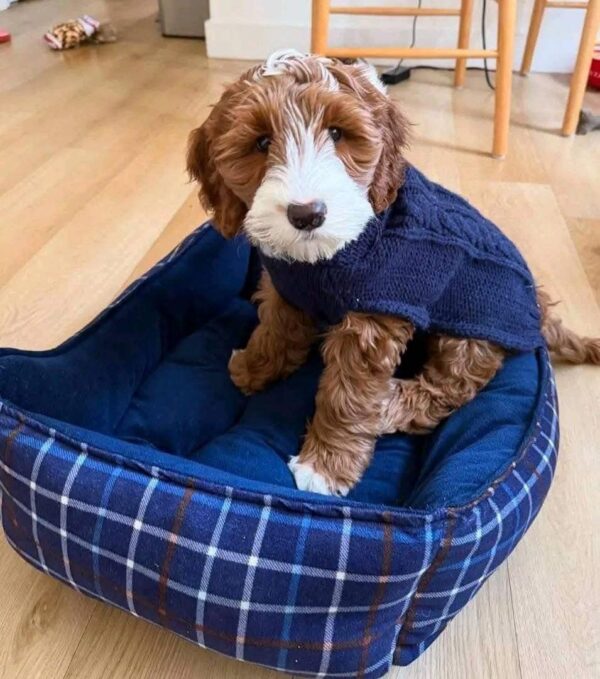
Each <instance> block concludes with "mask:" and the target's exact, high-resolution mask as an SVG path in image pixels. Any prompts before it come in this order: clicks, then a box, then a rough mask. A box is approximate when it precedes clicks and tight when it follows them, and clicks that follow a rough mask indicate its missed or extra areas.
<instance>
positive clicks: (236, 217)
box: [187, 109, 247, 238]
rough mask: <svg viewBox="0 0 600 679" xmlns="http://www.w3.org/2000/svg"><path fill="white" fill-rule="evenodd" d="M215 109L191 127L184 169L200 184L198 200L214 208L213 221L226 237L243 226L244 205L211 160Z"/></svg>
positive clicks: (212, 158)
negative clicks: (196, 126)
mask: <svg viewBox="0 0 600 679" xmlns="http://www.w3.org/2000/svg"><path fill="white" fill-rule="evenodd" d="M215 118H216V109H215V110H213V112H212V113H211V115H210V116H209V117H208V118H207V119H206V121H205V122H204V123H203V124H202V125H201V126H200V127H198V128H196V129H195V130H192V132H191V133H190V137H189V142H188V152H187V171H188V173H189V175H190V177H191V178H192V179H194V180H196V181H197V182H199V184H200V192H199V194H198V195H199V197H200V202H201V203H202V206H203V207H204V209H205V210H209V211H212V212H213V224H214V226H215V228H216V229H217V230H218V231H219V233H221V234H222V235H223V236H225V238H233V236H235V235H236V234H237V233H238V231H239V230H240V229H241V227H242V223H243V221H244V217H245V216H246V212H247V207H246V206H245V205H244V203H243V202H242V201H241V200H240V199H239V198H238V197H237V196H236V195H235V194H234V193H233V191H231V190H230V189H228V188H227V186H226V185H225V182H224V181H223V177H222V176H221V174H220V173H219V171H218V169H217V166H216V164H215V160H214V149H213V144H214V141H215V139H216V136H217V132H216V130H217V121H216V120H215Z"/></svg>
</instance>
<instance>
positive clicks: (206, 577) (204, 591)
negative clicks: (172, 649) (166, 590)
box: [171, 487, 238, 646]
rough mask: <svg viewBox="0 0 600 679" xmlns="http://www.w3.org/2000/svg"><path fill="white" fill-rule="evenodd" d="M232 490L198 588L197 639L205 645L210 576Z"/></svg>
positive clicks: (220, 516)
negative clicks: (205, 614)
mask: <svg viewBox="0 0 600 679" xmlns="http://www.w3.org/2000/svg"><path fill="white" fill-rule="evenodd" d="M231 492H232V489H231V488H230V487H227V488H226V490H225V493H226V497H225V500H224V502H223V507H221V511H220V512H219V518H218V519H217V523H216V524H215V528H214V530H213V534H212V537H211V540H210V545H209V547H208V550H207V553H206V561H205V562H204V570H203V571H202V579H201V580H200V589H199V590H198V594H197V597H198V603H197V604H196V639H197V640H198V643H199V644H200V645H201V646H203V645H204V631H203V626H204V608H205V605H206V604H205V602H206V599H207V596H208V586H209V584H210V576H211V574H212V569H213V564H214V562H215V557H216V555H217V552H218V546H219V540H220V539H221V533H222V532H223V526H224V525H225V520H226V519H227V514H228V512H229V508H230V507H231ZM171 586H172V585H171ZM237 603H238V602H237V601H236V604H237Z"/></svg>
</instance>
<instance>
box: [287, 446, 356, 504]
mask: <svg viewBox="0 0 600 679" xmlns="http://www.w3.org/2000/svg"><path fill="white" fill-rule="evenodd" d="M288 467H289V469H290V471H291V472H292V474H293V476H294V480H295V481H296V487H297V488H298V490H307V491H308V492H309V493H319V495H342V496H346V495H348V493H349V492H350V488H349V487H348V486H345V485H343V484H336V483H335V482H333V481H331V480H330V479H327V478H326V477H325V476H323V474H319V472H317V471H315V468H314V467H313V466H312V464H310V462H299V461H298V456H295V457H292V458H290V461H289V463H288Z"/></svg>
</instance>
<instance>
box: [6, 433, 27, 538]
mask: <svg viewBox="0 0 600 679" xmlns="http://www.w3.org/2000/svg"><path fill="white" fill-rule="evenodd" d="M24 428H25V422H23V420H21V422H19V424H18V425H17V426H16V427H15V428H14V429H13V430H12V431H11V432H10V434H9V435H8V436H7V438H6V445H5V446H4V456H3V457H4V464H5V465H6V466H7V467H10V466H11V464H10V457H11V453H12V449H13V446H14V443H15V440H16V438H17V436H18V435H19V434H20V433H21V432H22V431H23V429H24ZM9 479H10V483H12V481H13V479H12V477H11V476H10V474H6V473H5V479H4V486H5V487H6V489H7V490H8V489H10V486H9ZM4 508H5V510H6V513H7V514H8V515H9V517H10V521H11V523H12V525H13V526H14V527H15V528H19V522H18V521H17V516H16V514H15V512H14V510H13V508H12V506H11V505H10V504H6V503H5V504H4Z"/></svg>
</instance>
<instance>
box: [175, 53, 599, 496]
mask: <svg viewBox="0 0 600 679" xmlns="http://www.w3.org/2000/svg"><path fill="white" fill-rule="evenodd" d="M298 69H299V72H298V73H296V74H295V76H294V77H295V79H296V82H302V83H305V84H306V87H305V88H304V90H303V92H302V97H301V99H300V104H299V106H303V107H304V109H303V110H304V114H305V115H306V117H307V118H308V117H310V116H311V115H316V112H317V111H318V110H319V106H320V105H321V104H322V103H323V101H324V100H326V99H327V98H328V97H329V104H328V108H327V115H328V116H330V118H329V119H327V120H324V123H323V124H324V125H332V124H342V123H340V120H341V118H342V117H343V118H344V120H343V126H344V128H345V129H350V130H351V134H349V135H348V137H349V138H350V139H351V142H350V143H344V144H342V145H340V147H339V149H338V153H339V154H340V157H341V158H342V160H343V161H344V163H345V165H346V169H347V172H348V173H349V174H351V175H352V176H353V177H354V178H355V180H356V181H358V182H359V183H362V184H363V185H364V186H365V187H366V188H367V187H368V189H369V198H370V201H371V203H372V205H373V207H374V210H375V212H380V211H381V210H383V209H385V207H387V206H388V205H389V204H390V203H391V201H392V200H393V199H394V197H395V195H396V193H397V190H398V188H399V186H400V185H401V183H402V179H403V173H404V166H405V163H404V160H403V157H402V150H403V147H404V146H405V143H406V131H407V123H406V121H405V119H404V118H403V117H402V116H401V114H400V113H399V112H398V111H397V109H396V108H395V107H394V105H393V103H392V102H391V101H390V100H389V99H387V97H385V96H383V95H382V94H381V93H380V92H378V91H376V89H375V88H374V87H373V86H372V84H369V83H368V81H367V79H365V78H364V77H363V76H362V75H361V73H360V70H358V69H357V67H355V66H352V65H346V64H341V63H339V62H335V63H334V64H333V65H332V66H331V67H330V68H329V70H330V71H331V72H332V73H333V74H334V76H335V77H336V79H337V81H338V82H339V83H340V85H341V93H336V94H335V95H332V93H331V92H326V91H324V90H323V89H322V88H319V87H318V85H316V84H312V82H311V78H313V77H316V76H315V74H314V73H312V71H311V69H312V65H311V62H305V63H303V64H301V65H300V64H299V65H298ZM255 71H256V69H251V70H250V71H249V72H247V73H245V74H244V75H243V76H242V77H241V78H240V80H239V81H238V82H237V83H234V84H233V85H232V86H231V87H230V88H229V89H228V90H227V91H226V92H225V93H224V95H223V97H222V99H221V101H220V102H219V103H218V104H217V106H216V107H215V108H214V109H213V111H212V113H211V114H210V116H209V118H208V119H207V121H206V122H205V123H204V124H203V125H202V126H201V127H200V128H198V129H196V130H194V131H193V132H192V134H191V136H190V146H189V152H188V170H189V172H190V174H191V176H192V177H193V178H195V179H196V180H198V181H199V182H200V183H201V190H200V198H201V200H202V202H203V204H204V206H205V207H206V208H207V209H212V210H213V211H214V223H215V226H216V227H217V228H218V229H219V230H220V231H221V232H222V233H223V234H224V235H225V236H228V237H230V236H233V235H235V234H236V233H237V232H238V231H239V230H240V228H241V226H242V223H243V220H244V217H245V215H246V213H247V210H248V206H249V205H250V204H251V202H252V198H253V195H254V192H255V191H256V189H257V188H258V186H259V185H260V183H261V181H262V178H263V177H264V174H265V171H266V163H267V162H268V161H267V160H266V158H265V156H264V155H261V154H257V153H252V152H251V151H249V150H248V149H249V148H251V146H252V144H253V143H254V141H255V139H256V138H257V136H259V135H260V134H261V133H263V132H264V129H265V126H267V125H268V126H271V127H273V126H276V125H280V126H285V121H284V120H278V116H281V112H280V107H279V106H278V98H279V97H283V96H284V94H285V90H286V88H287V87H288V86H289V83H290V81H289V79H287V76H286V77H281V78H277V79H269V82H267V83H261V82H257V81H255V80H254V79H253V74H254V73H255ZM333 96H335V97H339V98H340V102H342V104H340V105H337V102H335V101H333V100H332V99H331V98H332V97H333ZM367 110H368V111H367ZM367 112H370V113H371V114H372V115H371V116H369V115H367ZM323 115H325V114H323ZM331 116H334V119H331ZM249 145H250V146H249ZM283 153H284V150H283V149H281V148H278V147H277V145H276V144H274V147H273V149H272V153H270V155H272V157H273V158H275V159H278V160H279V161H281V155H282V154H283ZM538 299H539V304H540V310H541V317H542V332H543V335H544V337H545V339H546V341H547V343H548V346H549V348H550V350H551V351H552V352H553V354H554V355H555V356H557V357H558V358H562V359H564V360H566V361H570V362H572V363H583V362H591V363H597V364H600V340H598V339H589V338H582V337H579V336H578V335H577V334H575V333H574V332H572V331H571V330H568V329H567V328H565V327H564V326H563V325H562V323H561V321H560V319H558V318H556V317H554V316H552V315H551V314H550V307H551V302H550V299H549V297H548V296H547V295H546V293H545V292H543V291H538ZM256 300H257V301H258V302H259V303H260V307H259V319H260V323H259V325H258V326H257V327H256V329H255V330H254V332H253V334H252V336H251V338H250V341H249V342H248V346H247V347H246V349H244V350H243V351H240V352H236V353H235V354H234V355H233V356H232V358H231V360H230V363H229V369H230V372H231V377H232V379H233V381H234V382H235V384H236V385H237V386H238V387H239V388H240V389H242V390H243V391H245V392H246V393H250V392H253V391H258V390H260V389H262V388H264V387H265V386H266V385H267V384H268V383H269V382H272V381H274V380H277V379H279V378H282V377H285V376H286V375H289V374H290V373H291V372H293V371H294V370H296V369H297V368H298V367H299V366H300V365H301V364H302V363H303V362H304V361H305V359H306V357H307V354H308V352H309V349H310V346H311V345H312V344H313V342H314V341H315V340H316V339H317V332H316V329H315V327H314V325H313V323H312V322H311V320H310V318H308V316H307V315H306V314H304V313H303V312H302V311H299V310H297V309H295V308H294V307H291V306H290V305H289V304H287V303H286V302H285V301H284V300H283V299H282V298H281V297H280V296H279V294H278V293H277V292H276V290H275V289H274V287H273V285H272V284H271V282H270V279H269V278H268V276H267V275H266V274H264V275H263V278H262V281H261V284H260V287H259V290H258V292H257V294H256ZM413 333H414V327H413V325H412V324H411V323H410V322H408V321H406V320H403V319H401V318H393V317H387V316H383V315H376V314H373V315H371V314H358V313H349V314H348V315H347V316H346V317H345V318H344V319H343V321H342V322H341V323H339V324H338V325H336V326H334V327H332V328H330V329H329V330H328V331H327V333H326V335H325V338H324V341H323V347H322V353H323V359H324V363H325V368H324V371H323V374H322V376H321V381H320V384H319V389H318V392H317V396H316V412H315V416H314V418H313V421H312V422H311V424H310V425H309V428H308V431H307V434H306V438H305V441H304V444H303V446H302V450H301V452H300V455H299V458H298V460H299V462H301V463H307V464H310V465H312V467H313V469H314V470H315V471H316V472H317V473H319V474H321V475H322V476H323V477H324V479H325V481H326V483H327V485H328V487H329V490H330V491H331V492H333V493H343V494H345V493H346V492H347V491H348V490H349V489H350V488H351V487H352V486H353V485H354V484H355V483H357V481H358V480H359V479H360V478H361V476H362V474H363V472H364V470H365V469H366V467H367V465H368V464H369V461H370V459H371V455H372V453H373V450H374V447H375V441H376V439H377V437H378V436H380V435H382V434H384V433H388V432H394V431H407V432H413V433H423V432H427V431H430V430H431V429H432V428H433V427H435V426H436V425H437V424H438V423H439V422H440V421H441V420H443V419H444V418H446V417H448V415H450V414H451V413H452V412H453V411H454V410H456V409H457V408H459V407H461V406H462V405H464V404H465V403H467V402H469V401H470V400H471V399H473V398H474V397H475V396H476V394H477V393H478V391H479V390H480V389H482V388H483V387H485V385H486V384H487V383H488V382H489V381H490V380H491V379H492V377H493V376H494V375H495V374H496V372H497V371H498V369H499V368H500V367H501V365H502V362H503V360H504V357H505V355H506V352H505V350H503V349H502V348H500V347H498V346H496V345H494V344H492V343H490V342H486V341H483V340H477V339H467V338H455V337H447V336H432V337H430V338H429V340H428V344H429V347H428V348H429V355H428V359H427V361H426V363H425V365H424V368H423V370H422V372H421V373H420V374H419V375H417V376H416V377H415V378H413V379H406V380H397V379H395V378H394V377H393V375H394V373H395V371H396V368H397V366H398V364H399V363H400V361H401V357H402V354H403V353H404V351H405V349H406V345H407V343H408V342H409V340H410V339H411V337H412V336H413Z"/></svg>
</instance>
